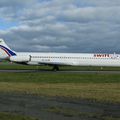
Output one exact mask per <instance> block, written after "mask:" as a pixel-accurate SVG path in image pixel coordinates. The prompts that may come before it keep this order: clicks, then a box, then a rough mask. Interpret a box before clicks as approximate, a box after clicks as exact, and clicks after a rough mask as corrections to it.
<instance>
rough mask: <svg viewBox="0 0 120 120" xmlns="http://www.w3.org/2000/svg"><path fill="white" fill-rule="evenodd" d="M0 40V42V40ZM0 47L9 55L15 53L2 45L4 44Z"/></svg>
mask: <svg viewBox="0 0 120 120" xmlns="http://www.w3.org/2000/svg"><path fill="white" fill-rule="evenodd" d="M0 42H1V41H0ZM0 48H1V49H2V50H3V51H4V52H5V53H7V55H8V56H9V57H10V56H15V55H16V54H15V53H14V52H13V51H11V50H9V49H8V48H6V47H4V46H2V45H0Z"/></svg>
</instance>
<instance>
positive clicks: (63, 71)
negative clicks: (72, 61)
mask: <svg viewBox="0 0 120 120" xmlns="http://www.w3.org/2000/svg"><path fill="white" fill-rule="evenodd" d="M30 72H31V73H38V72H39V73H42V72H45V73H80V74H86V73H88V74H95V73H96V74H120V71H78V70H60V71H52V70H12V69H11V70H0V73H30Z"/></svg>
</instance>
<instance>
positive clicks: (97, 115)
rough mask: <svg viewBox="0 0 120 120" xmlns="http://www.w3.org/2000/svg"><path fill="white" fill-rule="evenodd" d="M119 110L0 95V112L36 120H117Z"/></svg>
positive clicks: (85, 102) (61, 100) (101, 105)
mask: <svg viewBox="0 0 120 120" xmlns="http://www.w3.org/2000/svg"><path fill="white" fill-rule="evenodd" d="M119 110H120V104H108V103H98V102H95V101H94V102H92V101H88V100H74V99H69V98H60V97H54V98H50V97H42V96H35V95H19V94H16V95H15V94H10V93H9V94H8V93H0V112H8V113H13V114H14V113H15V114H19V115H25V116H31V117H34V118H37V120H103V119H105V118H108V119H106V120H109V118H110V119H112V118H113V119H114V120H116V119H117V120H118V119H119V118H120V111H119Z"/></svg>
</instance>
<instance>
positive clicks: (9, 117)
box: [0, 113, 38, 120]
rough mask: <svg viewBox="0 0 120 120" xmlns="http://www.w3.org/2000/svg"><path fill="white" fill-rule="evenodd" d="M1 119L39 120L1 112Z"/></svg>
mask: <svg viewBox="0 0 120 120" xmlns="http://www.w3.org/2000/svg"><path fill="white" fill-rule="evenodd" d="M0 120H38V119H33V118H30V117H25V116H22V115H16V114H12V113H0Z"/></svg>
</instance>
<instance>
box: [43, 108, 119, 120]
mask: <svg viewBox="0 0 120 120" xmlns="http://www.w3.org/2000/svg"><path fill="white" fill-rule="evenodd" d="M44 110H45V111H48V112H52V113H56V114H60V115H63V116H66V117H80V118H82V117H83V118H86V119H90V118H91V119H95V118H96V119H97V120H119V118H117V117H114V116H110V115H109V116H105V115H104V113H99V114H98V113H97V112H96V113H92V112H80V111H78V110H75V109H69V108H62V107H57V106H55V107H50V108H47V109H44Z"/></svg>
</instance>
